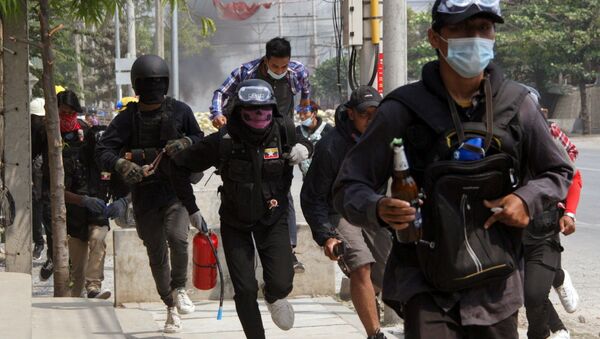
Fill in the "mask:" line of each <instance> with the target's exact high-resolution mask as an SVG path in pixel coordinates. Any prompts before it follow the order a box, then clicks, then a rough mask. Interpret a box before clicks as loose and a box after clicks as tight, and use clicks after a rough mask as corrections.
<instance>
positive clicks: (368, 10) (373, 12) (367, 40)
mask: <svg viewBox="0 0 600 339" xmlns="http://www.w3.org/2000/svg"><path fill="white" fill-rule="evenodd" d="M386 1H388V0H386ZM379 7H380V6H379V0H371V1H369V2H367V1H363V45H362V48H361V50H360V84H361V85H367V84H368V82H369V80H371V77H372V75H373V72H374V71H375V70H374V69H373V68H374V67H375V59H376V58H378V56H379V42H380V34H379V32H381V30H380V25H381V20H380V17H379V15H380V13H381V11H380V8H379ZM371 85H373V86H375V87H376V86H377V83H376V82H375V81H374V82H373V83H372V84H371Z"/></svg>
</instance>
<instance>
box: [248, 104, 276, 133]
mask: <svg viewBox="0 0 600 339" xmlns="http://www.w3.org/2000/svg"><path fill="white" fill-rule="evenodd" d="M240 115H241V117H242V121H243V122H244V123H245V124H246V125H248V127H250V128H252V129H254V130H257V131H262V130H264V129H265V128H267V127H268V126H269V125H270V124H271V121H272V120H273V108H272V107H269V106H263V107H260V106H258V107H242V109H241V110H240Z"/></svg>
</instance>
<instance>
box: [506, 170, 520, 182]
mask: <svg viewBox="0 0 600 339" xmlns="http://www.w3.org/2000/svg"><path fill="white" fill-rule="evenodd" d="M508 172H509V175H510V183H511V184H512V187H517V185H518V184H519V180H518V179H517V178H516V176H515V169H514V168H511V169H509V170H508Z"/></svg>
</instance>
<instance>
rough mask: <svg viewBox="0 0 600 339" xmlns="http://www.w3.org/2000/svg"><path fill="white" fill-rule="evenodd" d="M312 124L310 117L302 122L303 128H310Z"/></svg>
mask: <svg viewBox="0 0 600 339" xmlns="http://www.w3.org/2000/svg"><path fill="white" fill-rule="evenodd" d="M312 123H313V121H312V117H310V118H306V119H304V120H302V126H304V127H310V126H312Z"/></svg>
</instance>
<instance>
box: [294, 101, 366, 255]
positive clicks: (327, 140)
mask: <svg viewBox="0 0 600 339" xmlns="http://www.w3.org/2000/svg"><path fill="white" fill-rule="evenodd" d="M359 136H360V133H358V131H356V129H355V128H354V125H353V124H352V121H350V119H348V111H347V108H346V106H345V105H340V106H338V108H337V109H336V111H335V128H333V130H332V131H331V132H330V133H328V134H327V135H325V136H324V137H323V138H322V139H321V140H320V141H319V142H318V143H317V144H316V146H315V153H314V155H313V158H312V163H311V165H310V168H309V169H308V173H307V174H306V176H305V177H304V183H303V184H302V191H301V192H300V204H301V205H302V213H303V214H304V218H305V219H306V222H308V225H309V226H310V229H311V231H312V234H313V239H314V240H315V241H316V242H317V244H319V246H323V245H324V243H325V241H326V240H327V239H329V238H332V237H335V236H336V232H335V227H336V226H337V221H338V220H339V218H340V217H339V214H338V213H337V212H336V211H335V209H334V208H333V197H332V194H331V189H332V187H333V183H334V181H335V178H336V177H337V174H338V171H339V169H340V167H341V166H342V161H343V160H344V157H345V156H346V153H348V151H349V150H350V148H351V147H352V146H354V144H356V140H358V137H359Z"/></svg>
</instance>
